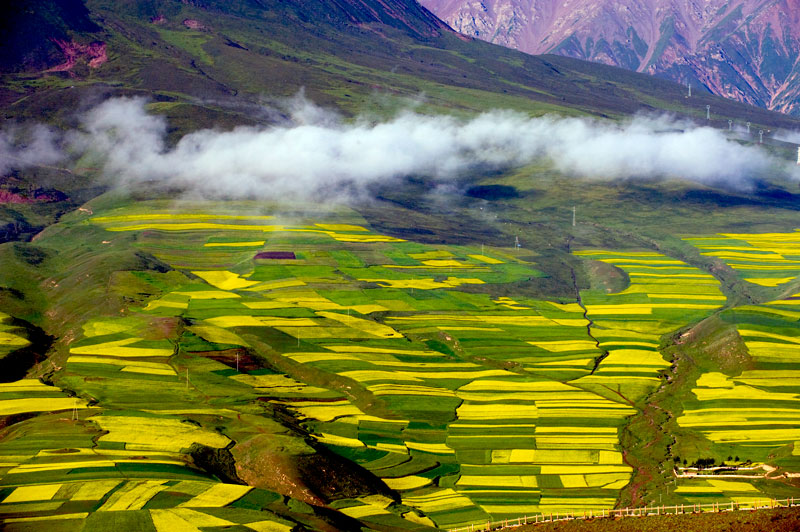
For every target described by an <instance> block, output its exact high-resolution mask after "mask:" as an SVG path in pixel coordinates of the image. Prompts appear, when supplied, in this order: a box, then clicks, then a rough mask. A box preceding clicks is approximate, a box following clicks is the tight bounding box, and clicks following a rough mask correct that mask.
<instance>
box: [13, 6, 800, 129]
mask: <svg viewBox="0 0 800 532" xmlns="http://www.w3.org/2000/svg"><path fill="white" fill-rule="evenodd" d="M58 2H66V3H65V4H58V5H67V4H68V2H67V0H58ZM54 5H55V4H54ZM69 5H70V6H72V4H69ZM86 5H87V6H88V8H89V11H90V12H91V18H90V19H85V17H84V18H79V19H76V18H75V17H73V18H69V17H66V18H65V17H62V18H61V19H59V20H58V21H57V22H53V23H48V24H39V22H40V21H39V20H38V19H31V20H28V22H27V23H28V24H29V25H31V26H33V25H38V26H37V27H38V30H37V31H39V33H40V35H39V36H38V37H37V40H36V41H35V42H36V45H35V46H32V47H30V48H29V49H27V51H26V52H25V53H24V54H22V55H24V56H25V57H38V58H39V59H37V60H36V61H27V62H26V61H17V62H16V63H14V64H10V65H4V69H5V72H6V73H5V74H3V75H2V82H3V83H2V90H0V101H2V102H5V103H6V104H7V105H5V106H4V107H5V109H4V110H5V116H6V117H7V118H26V117H28V118H32V117H39V116H43V115H45V116H51V117H53V119H56V118H57V116H59V113H61V112H62V111H63V109H66V108H75V107H79V106H81V105H85V103H86V102H87V101H89V100H92V99H96V98H97V96H98V93H100V94H114V93H117V94H120V93H126V94H132V93H131V92H130V91H134V92H133V93H139V94H146V95H149V96H150V97H155V98H156V99H158V100H160V101H163V102H172V104H173V105H171V106H165V112H166V113H167V114H168V115H169V116H172V117H173V118H175V119H176V120H177V122H176V124H178V126H177V127H179V128H180V127H183V125H187V126H188V124H189V122H191V121H195V122H197V120H200V118H201V117H202V116H206V117H207V118H208V120H207V121H206V122H205V124H211V123H214V121H219V120H222V121H223V122H224V121H225V120H228V121H229V122H230V123H233V122H236V121H241V120H245V121H248V120H250V121H252V120H253V119H254V117H253V115H252V113H250V112H243V111H242V105H245V103H246V104H247V105H257V104H258V102H259V101H260V100H261V99H262V98H263V97H264V96H267V97H285V96H291V95H293V94H295V93H296V92H297V91H298V90H300V89H305V90H306V92H307V94H308V95H309V97H310V98H311V99H312V100H314V101H316V102H317V103H320V104H323V105H333V106H336V107H338V108H339V109H341V110H343V111H345V112H346V113H354V112H356V109H363V107H364V106H365V105H367V106H372V107H378V108H383V109H387V105H388V109H391V108H395V107H396V106H398V105H408V104H409V100H408V98H411V99H413V100H417V101H418V99H419V97H420V96H421V95H422V97H423V98H424V99H425V102H426V105H428V106H430V107H431V108H432V109H461V110H463V111H472V110H484V109H490V108H497V107H503V108H515V109H520V110H528V111H532V112H536V113H542V112H547V111H551V110H560V111H561V112H566V113H574V112H576V111H575V110H577V112H580V113H587V112H588V113H592V114H602V115H608V116H619V115H625V114H631V113H635V112H639V111H654V110H659V109H662V110H669V111H670V112H674V113H677V114H682V115H685V116H689V117H695V118H701V117H704V114H705V113H704V111H705V105H711V106H712V107H713V110H714V114H715V115H716V116H715V118H718V119H723V118H733V119H736V120H737V121H742V122H744V121H750V122H753V123H754V124H755V123H757V124H761V125H763V126H765V127H767V128H770V127H792V124H793V121H791V120H789V119H785V118H782V117H780V115H775V114H771V113H766V112H761V111H759V110H757V109H755V108H753V107H748V106H741V105H737V104H735V103H732V102H730V101H727V100H724V99H719V98H712V97H709V96H707V95H703V96H698V97H697V98H696V99H693V100H687V99H686V98H685V97H684V96H685V95H684V91H683V89H681V88H680V87H679V86H677V85H674V84H672V83H668V82H662V81H654V80H653V79H652V78H650V77H648V76H643V75H640V76H627V75H626V76H625V77H624V81H620V80H622V77H621V76H622V74H621V72H620V71H619V70H617V69H610V68H599V69H598V68H596V67H594V66H589V65H585V64H582V63H575V62H564V61H563V60H560V59H555V58H539V57H532V56H530V55H527V54H522V53H519V52H515V51H511V50H506V49H503V48H500V47H496V46H491V45H488V44H485V43H483V42H481V41H476V40H472V39H467V38H465V37H463V36H461V35H458V34H456V33H454V32H452V31H451V30H449V29H448V28H447V27H446V26H444V25H443V24H442V23H441V21H439V20H438V19H436V18H435V17H433V16H432V15H431V14H430V13H429V12H428V11H426V10H425V9H423V8H421V7H420V6H419V5H418V4H417V3H416V2H413V1H410V0H393V1H391V2H389V1H385V2H377V1H369V0H363V1H362V0H359V1H348V2H346V1H341V0H337V1H334V0H328V1H325V2H316V3H314V4H312V7H308V6H307V5H305V4H301V3H299V2H275V1H272V2H268V1H244V0H242V1H239V2H230V3H228V2H225V3H223V2H213V1H207V2H202V3H199V2H198V3H193V4H187V3H181V2H176V1H169V0H161V1H156V2H147V3H139V2H108V1H105V0H90V1H89V2H87V4H86ZM73 7H74V6H72V7H70V9H69V10H68V13H70V14H74V13H80V12H81V10H80V9H78V8H75V9H73ZM81 16H83V15H81ZM73 19H75V20H78V22H76V21H75V20H73ZM26 20H27V19H26ZM86 24H91V26H89V27H87V26H86ZM23 29H24V28H23ZM23 29H18V30H17V32H16V33H15V34H14V35H16V36H17V37H14V38H12V40H11V42H10V43H9V44H10V45H13V46H16V47H17V48H20V49H22V48H25V46H29V45H30V43H29V42H28V41H26V40H24V39H22V37H20V35H21V34H23V33H25V32H24V31H23ZM12 37H13V35H12ZM57 43H61V44H60V45H59V44H57ZM59 54H60V55H59ZM53 69H55V71H54V70H53ZM254 74H255V75H254ZM32 80H36V81H35V82H32ZM67 90H68V92H65V91H67ZM378 96H379V97H378ZM232 101H236V102H237V104H236V105H235V106H232V105H229V104H230V103H231V102H232ZM16 102H19V105H17V103H16ZM201 102H203V103H201ZM212 102H213V103H212ZM225 102H227V104H226V103H225ZM387 102H392V103H387ZM189 108H194V109H195V111H193V112H191V113H189V112H188V111H187V109H189ZM568 108H569V109H572V110H568ZM226 116H227V117H228V119H225V118H224V117H226ZM65 119H66V118H65ZM719 123H720V124H725V121H724V120H721V121H720V122H719ZM187 129H189V128H188V127H187Z"/></svg>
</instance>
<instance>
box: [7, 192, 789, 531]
mask: <svg viewBox="0 0 800 532" xmlns="http://www.w3.org/2000/svg"><path fill="white" fill-rule="evenodd" d="M229 208H230V206H229V205H226V204H225V203H222V202H216V203H215V202H187V203H185V204H182V205H176V204H171V205H165V204H163V203H160V202H157V201H150V202H138V203H135V204H130V205H124V206H118V207H115V208H111V209H106V210H103V209H96V210H95V212H94V214H93V215H90V216H86V215H81V216H77V215H76V216H73V217H72V218H71V219H69V220H65V221H64V222H62V223H61V224H59V226H58V227H59V229H58V230H57V231H53V236H49V235H48V234H44V235H43V236H42V238H41V239H40V241H39V242H38V245H40V246H53V247H54V249H58V248H59V247H60V246H64V239H63V238H62V237H63V235H68V234H70V233H71V232H75V233H84V234H85V233H86V232H87V231H89V233H88V235H89V236H87V237H85V238H84V239H83V241H82V242H83V243H82V245H84V246H90V247H95V246H96V247H99V248H102V246H115V247H125V248H129V249H131V250H134V251H135V252H137V253H147V254H149V255H152V256H153V257H155V259H156V260H158V261H160V263H162V264H164V265H166V268H162V270H163V271H160V272H159V271H154V270H150V271H148V270H135V269H134V270H119V271H117V272H116V273H115V274H114V277H113V278H112V283H113V290H114V291H115V292H116V293H118V294H120V295H122V296H123V297H125V298H127V299H128V301H129V302H128V304H127V308H126V309H125V310H124V311H123V312H122V314H121V315H116V316H115V315H112V314H109V313H105V312H102V311H100V312H97V311H95V310H89V309H83V310H81V311H80V313H79V314H78V315H79V316H80V318H79V320H80V322H79V326H78V327H77V328H75V329H74V331H75V332H74V335H73V337H72V339H71V340H69V342H68V343H65V344H63V347H62V349H63V353H64V355H63V359H61V361H60V362H59V364H63V367H59V368H58V371H57V373H55V374H54V377H53V382H52V383H47V384H44V383H42V382H40V381H39V380H36V379H25V380H22V381H18V382H13V383H8V384H3V385H0V394H2V397H1V398H0V410H2V413H3V415H6V416H8V415H20V414H22V415H25V416H30V415H32V414H35V413H41V414H40V415H38V416H36V417H32V418H30V419H28V420H23V421H21V422H19V423H17V424H15V425H14V426H13V431H12V432H11V433H10V435H9V437H6V438H4V439H3V440H2V441H0V457H2V459H1V460H0V461H1V462H2V469H0V474H2V478H1V479H0V496H2V497H3V499H2V501H0V512H2V514H3V515H4V516H6V517H5V522H6V524H7V525H8V526H22V524H24V523H31V522H36V523H38V522H40V521H48V520H50V521H58V523H59V526H63V527H65V529H69V530H72V529H75V530H78V529H80V528H81V527H83V526H84V523H85V524H86V526H92V527H101V526H105V524H107V523H109V522H111V521H109V520H111V519H113V520H114V522H126V523H137V525H136V526H141V527H143V528H142V529H155V530H157V531H159V532H162V531H164V532H165V531H167V530H175V529H178V528H180V527H194V528H201V527H216V526H233V525H243V526H245V527H248V528H250V529H255V530H289V529H290V528H291V527H293V526H296V525H297V524H301V525H305V526H311V527H313V526H314V523H315V522H316V521H315V520H316V519H319V517H318V516H317V515H316V511H315V510H313V507H312V506H309V504H312V505H313V504H318V503H319V500H318V496H317V495H315V494H314V493H313V491H312V490H309V489H308V487H306V486H298V487H297V488H295V489H294V490H293V491H291V492H290V496H291V498H290V499H288V500H287V499H284V498H281V497H280V496H279V495H277V494H276V491H277V492H280V491H282V490H285V485H282V484H281V483H280V482H279V481H278V480H277V479H276V478H275V477H274V476H271V475H267V476H262V477H254V476H252V473H247V472H245V471H244V470H240V469H237V465H236V464H239V463H252V461H254V460H262V461H263V460H266V461H267V462H266V463H273V464H277V465H275V466H274V467H278V468H281V467H286V466H281V465H280V464H281V463H285V461H286V460H287V459H291V460H301V459H303V458H304V457H309V456H314V455H315V454H316V453H319V452H321V449H328V450H329V451H332V453H334V454H333V456H340V457H341V459H346V460H348V461H350V462H353V463H355V464H358V465H359V466H361V467H362V468H363V470H364V471H365V474H370V475H373V476H374V477H375V478H377V479H380V482H382V485H383V488H381V489H382V490H383V491H381V490H378V491H377V492H375V493H374V494H372V495H368V494H366V493H358V492H357V490H355V491H353V490H350V491H352V495H348V494H347V493H348V489H347V487H344V488H342V489H343V494H342V495H341V496H338V497H336V499H335V503H333V504H334V508H336V509H337V510H338V511H339V512H341V514H343V515H344V516H346V518H347V519H357V520H359V521H360V522H362V523H364V524H365V525H367V526H375V527H390V528H391V527H394V528H395V529H414V528H420V529H421V528H425V527H430V526H435V527H442V528H447V527H453V526H459V525H464V524H469V523H474V522H481V521H484V522H485V521H486V520H497V519H504V518H513V517H516V516H519V515H532V514H536V513H548V514H549V513H552V512H567V511H590V510H591V511H597V510H603V509H610V508H613V507H614V506H615V505H616V504H617V501H618V500H619V499H620V496H621V490H623V489H625V488H626V487H627V486H628V485H629V484H630V482H631V481H632V478H633V469H632V467H631V465H630V463H629V461H628V460H626V458H625V454H624V452H625V448H624V446H623V439H622V438H623V434H622V431H623V429H624V426H625V425H626V423H628V420H629V419H630V418H631V417H632V416H636V415H638V414H640V413H641V412H642V409H643V402H642V401H643V400H644V399H645V398H647V397H648V396H649V395H650V394H652V393H653V392H654V391H656V390H657V389H658V388H659V387H661V386H663V384H664V373H665V372H666V371H668V369H669V367H670V364H671V362H670V360H669V359H668V358H666V355H665V353H664V352H663V351H662V348H663V347H664V338H665V335H669V334H671V333H672V332H673V331H677V330H679V329H681V328H682V327H685V326H687V325H691V324H693V323H696V322H698V321H700V320H702V319H704V318H705V317H707V316H710V315H712V314H715V313H718V312H719V311H720V309H722V308H723V307H724V306H725V305H726V301H727V298H726V296H725V295H724V293H723V292H722V291H721V290H720V283H719V280H718V279H716V278H715V277H713V276H711V275H709V274H708V273H707V272H705V271H704V270H702V269H700V268H698V267H696V266H692V265H690V264H688V263H686V262H685V261H683V260H679V259H675V258H672V257H669V256H667V255H665V254H662V253H656V252H651V251H612V250H598V249H587V250H582V251H576V252H575V256H577V257H580V259H581V260H583V261H585V262H586V264H605V265H608V266H611V267H613V268H614V269H616V270H617V271H621V272H622V273H623V275H625V276H626V278H627V279H628V280H629V281H628V282H627V287H626V288H624V289H622V290H617V291H611V290H610V289H600V288H586V289H582V290H580V298H579V299H578V300H577V301H575V300H572V301H569V300H564V299H555V300H547V299H535V298H531V297H528V296H515V297H511V296H509V295H502V296H500V295H497V296H493V295H491V293H492V290H486V291H480V292H478V291H474V290H470V291H464V290H463V289H462V288H463V287H464V286H466V285H470V286H478V287H484V286H487V287H490V286H502V285H504V284H506V285H514V284H515V283H519V282H520V281H524V280H530V279H538V278H541V277H542V276H543V275H544V274H543V273H542V271H541V270H540V269H539V267H538V265H537V263H536V257H535V256H534V257H531V256H530V255H524V256H523V255H521V254H520V253H519V252H518V251H515V250H513V249H512V250H510V249H507V248H495V247H485V246H479V247H474V246H468V245H430V244H428V245H424V244H418V243H412V242H409V241H406V240H405V239H401V238H396V237H391V236H387V235H383V234H380V233H377V232H375V231H372V230H370V228H369V226H368V225H367V224H366V223H365V221H364V220H363V218H360V217H359V216H358V215H357V214H356V213H355V212H354V211H350V210H347V209H339V210H338V212H336V213H328V214H327V215H325V216H323V217H320V218H318V219H310V218H297V219H293V220H288V219H287V218H286V217H285V216H280V220H281V221H280V223H277V221H276V220H277V219H278V216H276V215H277V214H280V213H278V212H273V211H271V210H269V209H264V208H263V207H261V206H257V205H255V204H250V203H247V202H242V203H241V204H240V205H239V209H240V210H244V209H247V210H251V211H253V212H256V211H261V212H264V213H263V214H253V215H226V214H218V213H222V212H230V210H229ZM693 242H696V241H693ZM704 242H705V241H704ZM223 244H224V245H223ZM703 249H705V248H703ZM261 252H284V253H291V255H275V256H276V257H280V258H275V259H271V258H254V257H255V255H256V253H261ZM269 256H270V255H269V254H267V255H265V257H269ZM287 257H294V258H287ZM106 282H108V281H106ZM86 289H87V290H90V289H91V286H87V287H86ZM795 301H796V299H795V298H794V296H787V297H784V298H783V299H779V300H774V301H770V302H767V303H766V304H763V305H749V306H742V307H736V308H731V309H728V310H724V311H723V312H722V313H721V314H720V317H721V318H722V320H724V322H726V323H730V324H733V325H734V326H735V327H736V330H737V331H738V334H739V335H740V336H741V338H742V341H743V342H744V345H745V346H746V347H747V350H748V351H749V355H750V357H751V358H752V360H753V365H752V367H751V368H749V369H747V370H745V371H742V372H740V373H739V374H738V375H727V374H725V373H721V372H719V371H717V372H714V371H707V372H703V373H701V374H699V375H698V377H697V379H696V382H694V383H693V384H692V386H691V388H690V393H687V395H686V396H685V398H684V399H682V403H681V409H682V411H681V413H680V415H679V416H678V417H677V419H676V422H677V424H678V425H679V426H680V427H681V428H682V429H683V430H684V431H685V432H686V433H687V434H690V435H691V438H694V439H693V440H691V442H692V443H691V445H694V446H695V447H698V446H702V444H701V443H699V442H701V441H702V442H708V443H707V444H706V445H708V446H710V447H708V448H707V450H706V451H705V452H706V454H711V455H713V456H721V455H725V454H731V455H736V456H737V457H736V459H735V460H733V459H731V460H729V464H728V465H729V466H733V467H737V468H740V469H738V470H737V471H736V473H737V476H739V477H741V476H742V475H749V478H744V479H743V478H735V479H733V478H731V479H728V478H726V476H725V474H724V472H722V473H720V472H717V471H714V472H713V473H710V474H711V475H712V476H711V477H709V475H707V474H704V473H703V471H700V470H698V469H696V468H694V469H693V467H692V465H691V464H687V465H686V467H683V466H682V464H680V463H678V464H677V466H678V468H677V469H676V471H677V475H678V477H677V478H676V479H675V481H676V484H675V485H674V486H673V488H672V495H671V496H673V497H676V498H677V499H678V500H680V501H681V502H686V503H692V502H697V501H706V500H709V498H713V499H714V500H732V501H737V502H746V501H750V500H754V499H758V498H767V497H769V496H771V495H774V494H775V493H781V489H782V488H780V487H778V488H776V487H774V486H773V485H772V484H770V482H773V484H774V482H775V481H774V480H770V479H769V478H768V476H764V475H763V474H759V472H760V473H763V472H764V470H762V469H761V467H762V464H766V463H768V462H769V463H771V464H774V465H773V466H770V467H775V466H779V467H781V468H783V469H784V470H786V471H797V470H798V469H800V457H798V454H797V453H796V452H794V451H793V449H794V445H795V443H796V442H797V441H800V433H798V431H797V429H796V428H795V427H796V425H797V423H798V422H799V421H800V418H798V415H797V412H798V404H797V402H798V401H800V399H798V397H800V396H798V395H797V384H796V383H797V380H796V379H797V375H796V373H797V369H796V367H797V362H798V360H797V359H798V356H797V352H798V350H797V349H796V347H797V344H798V343H800V340H799V338H800V335H799V334H798V332H797V329H796V327H795V326H793V324H792V321H796V319H797V316H798V314H797V309H796V305H794V302H795ZM6 331H8V332H7V333H6V334H7V336H8V338H9V341H8V342H7V344H6V345H7V346H8V347H7V349H12V348H13V347H15V346H16V345H19V346H23V345H24V344H25V340H24V339H23V338H22V337H19V336H17V335H15V334H14V329H12V328H7V329H6ZM16 338H19V340H15V339H16ZM14 342H17V343H16V344H14ZM54 364H55V363H54ZM63 390H69V391H71V392H73V393H74V394H75V395H74V396H73V397H70V395H69V394H66V393H64V391H63ZM743 403H746V404H747V406H746V407H743V406H742V405H743ZM49 412H54V413H49ZM269 412H282V413H283V414H282V415H284V416H289V419H293V420H294V421H293V423H295V424H296V428H294V429H291V430H287V428H286V427H285V426H282V425H281V424H280V423H276V421H274V420H273V419H271V418H270V417H269V416H264V414H265V413H269ZM43 423H45V424H53V423H55V424H56V425H57V426H58V427H59V428H58V431H57V432H55V433H50V432H47V434H48V436H47V437H46V438H45V439H42V437H41V436H40V433H39V432H37V427H41V426H42V424H43ZM265 435H269V440H268V441H269V443H268V444H267V443H265V442H266V440H265V439H264V438H265ZM687 441H688V440H687ZM681 445H689V444H688V443H685V444H684V443H682V442H681V440H680V438H679V440H678V446H681ZM776 453H777V454H776ZM703 456H705V455H703ZM289 457H293V458H289ZM699 457H700V456H698V458H699ZM776 457H777V458H776ZM274 460H277V462H273V461H274ZM203 464H206V465H205V466H204V467H201V468H198V467H197V466H198V465H203ZM257 470H258V469H256V471H257ZM237 475H239V477H237ZM247 475H251V476H247ZM237 478H242V479H243V480H246V481H248V484H250V486H242V485H239V484H236V483H235V480H236V479H237ZM776 489H777V491H775V490H776ZM392 494H394V495H392ZM249 519H252V521H249ZM119 520H123V521H119ZM15 523H16V525H15ZM176 527H177V528H176Z"/></svg>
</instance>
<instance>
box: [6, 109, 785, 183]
mask: <svg viewBox="0 0 800 532" xmlns="http://www.w3.org/2000/svg"><path fill="white" fill-rule="evenodd" d="M284 111H285V113H286V115H287V116H289V118H288V119H286V120H284V121H283V122H281V123H278V124H277V125H270V126H261V127H253V126H247V127H237V128H235V129H233V130H230V131H219V130H214V129H204V130H200V131H196V132H194V133H191V134H188V135H186V136H184V137H183V138H181V139H180V140H179V141H178V142H177V143H176V144H174V145H172V146H170V145H168V144H167V141H166V136H167V122H166V120H165V119H164V118H163V117H160V116H155V115H152V114H149V113H148V112H147V110H146V101H145V100H143V99H138V98H115V99H111V100H107V101H106V102H104V103H102V104H100V105H99V106H97V107H95V108H93V109H92V110H91V111H89V112H88V113H87V114H86V115H85V117H84V119H83V129H82V131H81V132H79V133H75V134H72V135H71V136H70V144H71V147H72V150H73V152H77V153H81V152H86V151H89V152H91V153H92V154H93V156H94V157H99V158H100V159H101V160H102V164H103V169H104V173H105V174H106V176H107V177H109V178H110V179H112V180H115V181H117V182H120V183H126V182H128V183H130V182H141V181H153V180H156V181H161V182H164V183H165V184H168V185H178V186H181V187H185V188H187V189H190V190H193V191H196V192H200V193H203V194H210V195H224V196H227V197H286V196H313V195H315V194H316V195H319V194H324V195H325V197H334V196H335V195H336V193H337V192H340V191H342V190H347V191H349V192H352V191H354V190H355V191H358V190H364V187H365V186H366V185H369V184H371V183H374V182H386V181H389V180H392V179H397V178H402V177H405V176H430V177H433V178H436V179H438V180H442V181H447V180H452V179H453V178H455V177H458V176H459V175H461V174H463V173H464V172H465V171H474V170H475V169H476V168H477V169H481V168H487V169H502V168H508V167H515V166H520V165H524V164H527V163H530V162H533V161H535V160H537V159H543V158H544V159H548V160H550V161H551V162H552V164H553V165H554V167H555V168H556V169H558V170H560V171H561V172H563V173H565V174H568V175H574V176H579V177H586V178H596V179H659V178H680V179H686V180H692V181H695V182H698V183H704V184H714V185H725V186H728V187H734V188H741V187H746V186H747V185H748V183H750V182H751V180H753V179H756V178H758V177H759V176H763V175H764V174H765V173H766V172H768V171H770V170H774V169H775V168H778V167H779V166H780V164H781V163H780V162H779V161H777V160H775V159H773V158H771V157H770V156H769V155H767V154H766V152H764V151H762V150H760V149H758V148H757V147H754V146H749V147H748V146H742V145H740V144H739V143H737V142H734V141H731V140H729V139H727V138H726V136H725V134H724V133H723V132H721V131H718V130H715V129H713V128H709V127H696V126H693V125H691V124H688V123H679V122H676V121H674V120H670V119H668V118H663V117H662V118H646V117H636V118H634V119H632V120H630V121H628V122H626V123H623V124H612V123H607V122H600V121H596V120H591V119H586V118H560V117H538V118H531V117H529V116H526V115H524V114H521V113H516V112H511V111H493V112H488V113H483V114H480V115H477V116H475V117H473V118H470V119H459V118H455V117H452V116H430V115H422V114H418V113H414V112H403V113H400V114H398V115H397V116H395V117H394V118H392V119H389V120H384V121H370V120H367V119H364V118H361V119H357V120H355V121H349V122H348V121H345V120H343V119H341V118H339V117H337V116H336V115H335V114H334V113H332V112H330V111H326V110H323V109H321V108H319V107H317V106H315V105H313V104H312V103H310V102H308V101H306V100H305V99H304V98H302V97H299V98H295V99H294V100H293V101H292V103H291V105H289V106H288V108H287V109H285V110H284ZM2 147H3V144H2V138H0V149H2Z"/></svg>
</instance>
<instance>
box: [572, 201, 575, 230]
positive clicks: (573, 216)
mask: <svg viewBox="0 0 800 532" xmlns="http://www.w3.org/2000/svg"><path fill="white" fill-rule="evenodd" d="M572 227H575V206H574V205H573V206H572Z"/></svg>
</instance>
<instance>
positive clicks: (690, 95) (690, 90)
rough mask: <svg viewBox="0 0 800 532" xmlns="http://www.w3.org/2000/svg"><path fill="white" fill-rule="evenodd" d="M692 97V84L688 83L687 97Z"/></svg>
mask: <svg viewBox="0 0 800 532" xmlns="http://www.w3.org/2000/svg"><path fill="white" fill-rule="evenodd" d="M691 97H692V84H691V83H689V98H691Z"/></svg>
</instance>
